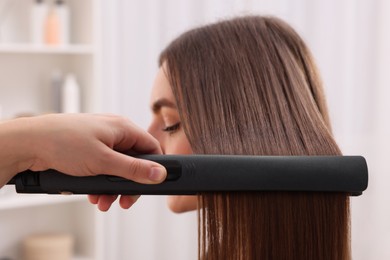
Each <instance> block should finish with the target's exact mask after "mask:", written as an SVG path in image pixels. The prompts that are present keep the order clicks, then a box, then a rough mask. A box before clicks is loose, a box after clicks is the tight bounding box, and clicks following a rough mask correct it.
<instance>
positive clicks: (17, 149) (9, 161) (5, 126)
mask: <svg viewBox="0 0 390 260" xmlns="http://www.w3.org/2000/svg"><path fill="white" fill-rule="evenodd" d="M31 121H32V119H31V118H18V119H13V120H9V121H5V122H3V123H1V125H0V142H1V147H2V149H1V151H0V155H1V157H0V158H1V162H0V166H1V169H2V172H3V174H6V175H9V176H10V177H12V176H13V175H15V174H16V173H18V172H21V171H25V170H27V169H29V167H30V165H31V164H32V163H33V161H34V160H35V153H34V144H33V140H34V139H35V138H34V131H33V129H32V124H31Z"/></svg>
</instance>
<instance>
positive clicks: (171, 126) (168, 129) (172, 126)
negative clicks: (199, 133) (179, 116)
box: [163, 122, 180, 134]
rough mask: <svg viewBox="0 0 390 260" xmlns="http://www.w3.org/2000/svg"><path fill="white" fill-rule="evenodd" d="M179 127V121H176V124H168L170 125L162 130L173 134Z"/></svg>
mask: <svg viewBox="0 0 390 260" xmlns="http://www.w3.org/2000/svg"><path fill="white" fill-rule="evenodd" d="M179 129H180V122H177V123H176V124H173V125H170V126H167V127H165V128H163V131H164V132H169V133H170V134H173V133H175V132H176V131H177V130H179Z"/></svg>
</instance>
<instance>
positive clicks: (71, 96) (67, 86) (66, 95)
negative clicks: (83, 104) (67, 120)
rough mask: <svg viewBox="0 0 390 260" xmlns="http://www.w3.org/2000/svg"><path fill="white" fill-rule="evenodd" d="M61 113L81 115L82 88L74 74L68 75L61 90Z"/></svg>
mask: <svg viewBox="0 0 390 260" xmlns="http://www.w3.org/2000/svg"><path fill="white" fill-rule="evenodd" d="M61 99H62V100H61V112H62V113H80V112H81V110H80V87H79V85H78V83H77V80H76V77H75V76H74V74H72V73H69V74H68V75H66V77H65V80H64V84H63V85H62V89H61Z"/></svg>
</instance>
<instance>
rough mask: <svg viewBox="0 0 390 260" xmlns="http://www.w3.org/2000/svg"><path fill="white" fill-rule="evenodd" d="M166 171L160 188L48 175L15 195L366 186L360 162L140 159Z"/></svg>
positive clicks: (34, 177)
mask: <svg viewBox="0 0 390 260" xmlns="http://www.w3.org/2000/svg"><path fill="white" fill-rule="evenodd" d="M138 157H139V158H143V159H147V160H152V161H155V162H158V163H160V164H162V165H163V166H165V167H166V168H167V173H168V175H167V179H166V180H165V181H164V182H163V183H161V184H151V185H150V184H149V185H146V184H139V183H136V182H133V181H130V180H127V179H124V178H120V177H115V176H110V175H98V176H90V177H75V176H69V175H65V174H63V173H60V172H57V171H54V170H48V171H44V172H31V171H27V172H23V173H20V174H18V175H17V176H16V177H15V185H16V190H17V192H19V193H48V194H127V195H137V194H149V195H190V194H198V193H201V192H219V191H230V192H235V191H237V192H239V191H246V192H255V191H258V192H261V191H304V192H344V193H349V194H350V195H354V196H357V195H360V194H362V192H363V191H364V190H365V189H366V188H367V185H368V169H367V164H366V160H365V159H364V158H363V157H361V156H233V155H142V156H138Z"/></svg>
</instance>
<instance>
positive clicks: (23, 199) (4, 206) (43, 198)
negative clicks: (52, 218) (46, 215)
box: [0, 194, 87, 210]
mask: <svg viewBox="0 0 390 260" xmlns="http://www.w3.org/2000/svg"><path fill="white" fill-rule="evenodd" d="M86 200H87V198H86V196H76V195H73V196H63V195H45V194H39V195H38V194H16V195H12V196H7V197H4V198H1V197H0V210H10V209H21V208H27V207H35V206H46V205H55V204H61V203H69V202H78V201H86Z"/></svg>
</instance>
